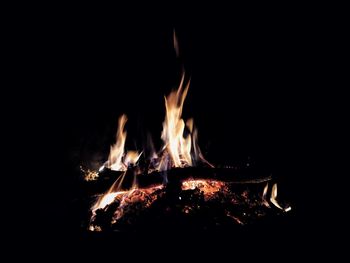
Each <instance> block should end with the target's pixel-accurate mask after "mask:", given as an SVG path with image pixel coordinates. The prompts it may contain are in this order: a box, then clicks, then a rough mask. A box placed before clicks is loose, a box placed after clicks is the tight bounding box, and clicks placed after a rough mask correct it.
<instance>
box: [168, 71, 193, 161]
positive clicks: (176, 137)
mask: <svg viewBox="0 0 350 263" xmlns="http://www.w3.org/2000/svg"><path fill="white" fill-rule="evenodd" d="M184 78H185V75H184V74H183V75H182V78H181V83H180V86H179V88H178V90H177V91H173V92H171V93H170V94H169V95H168V96H167V97H165V110H166V114H165V121H164V122H163V132H162V136H161V138H162V140H163V142H164V145H165V146H164V147H165V148H166V150H167V152H168V154H169V155H170V157H171V160H172V167H184V166H186V165H192V160H191V158H189V157H190V155H191V153H190V151H189V150H190V149H191V147H188V145H191V144H190V140H191V139H190V138H188V137H189V136H190V135H188V136H187V137H186V139H185V138H184V137H183V133H184V129H185V122H184V120H183V119H182V118H181V114H182V107H183V103H184V100H185V98H186V95H187V91H188V88H189V82H188V83H187V85H186V86H185V87H184Z"/></svg>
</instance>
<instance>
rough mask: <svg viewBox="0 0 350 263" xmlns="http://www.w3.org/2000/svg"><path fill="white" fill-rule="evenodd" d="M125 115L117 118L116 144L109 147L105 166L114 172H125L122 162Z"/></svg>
mask: <svg viewBox="0 0 350 263" xmlns="http://www.w3.org/2000/svg"><path fill="white" fill-rule="evenodd" d="M127 120H128V119H127V117H126V115H125V114H123V115H122V116H120V117H119V120H118V130H117V135H116V143H115V144H114V145H112V146H111V150H110V153H109V157H108V161H107V166H108V167H109V168H110V169H111V170H114V171H125V170H126V167H125V165H124V163H123V162H122V158H123V155H124V146H125V140H126V131H124V127H125V123H126V121H127Z"/></svg>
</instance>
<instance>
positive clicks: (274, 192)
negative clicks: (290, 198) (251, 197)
mask: <svg viewBox="0 0 350 263" xmlns="http://www.w3.org/2000/svg"><path fill="white" fill-rule="evenodd" d="M276 198H277V184H274V185H273V186H272V190H271V197H270V201H271V203H273V204H274V205H275V206H276V207H277V208H279V209H281V210H283V211H285V212H288V211H290V210H292V207H290V206H288V207H286V208H283V207H281V206H280V205H279V204H278V202H277V200H276Z"/></svg>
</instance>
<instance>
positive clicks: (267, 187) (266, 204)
mask: <svg viewBox="0 0 350 263" xmlns="http://www.w3.org/2000/svg"><path fill="white" fill-rule="evenodd" d="M268 189H269V183H267V184H266V185H265V187H264V191H263V194H262V201H263V204H264V205H265V206H266V207H270V205H269V203H268V202H267V200H266V195H267V190H268Z"/></svg>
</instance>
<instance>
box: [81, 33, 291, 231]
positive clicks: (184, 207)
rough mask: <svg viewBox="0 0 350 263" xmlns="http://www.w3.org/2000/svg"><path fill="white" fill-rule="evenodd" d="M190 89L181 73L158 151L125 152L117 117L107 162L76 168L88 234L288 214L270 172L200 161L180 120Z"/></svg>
mask: <svg viewBox="0 0 350 263" xmlns="http://www.w3.org/2000/svg"><path fill="white" fill-rule="evenodd" d="M174 43H177V41H176V39H175V38H174ZM175 47H176V51H177V54H178V49H177V45H175ZM189 85H190V81H189V80H187V79H186V77H185V73H184V72H183V74H182V78H181V81H180V85H179V87H178V89H177V90H175V91H173V92H171V93H170V94H169V95H168V96H167V97H165V109H166V114H165V120H164V122H163V131H162V133H161V139H162V141H163V146H162V148H161V149H160V150H159V151H157V152H156V151H155V150H154V146H153V144H152V143H150V144H149V145H148V149H142V151H139V150H129V151H126V149H125V148H126V147H125V142H126V138H127V133H126V131H125V124H126V122H127V117H126V115H122V116H121V117H120V118H119V122H118V124H119V125H118V129H117V134H116V142H115V144H114V145H112V146H111V148H110V153H109V157H108V160H107V161H106V162H105V163H104V164H103V165H102V166H101V167H100V168H99V170H98V171H91V170H85V169H83V168H82V170H83V172H84V174H85V180H86V188H87V192H88V193H89V195H90V196H91V200H92V206H91V214H90V219H89V220H88V221H89V223H88V224H87V228H88V229H89V230H90V231H121V232H123V231H142V230H146V229H148V230H149V229H155V228H157V229H161V228H162V227H176V228H179V227H180V228H185V229H192V230H195V229H196V230H206V229H217V228H226V227H229V226H232V225H235V226H243V225H249V224H253V223H255V222H257V221H259V220H263V218H268V217H271V216H278V215H284V214H286V213H287V212H289V211H290V210H291V207H290V206H289V205H288V204H284V203H279V202H278V201H277V182H275V181H274V180H273V178H272V177H271V176H270V175H269V174H265V173H262V172H259V173H257V172H254V171H253V172H252V170H251V169H247V168H246V167H245V168H242V167H223V168H218V167H215V166H214V165H213V164H211V163H210V162H209V161H207V160H206V159H205V158H204V156H203V154H202V152H201V150H200V147H199V146H198V143H197V138H198V133H197V129H196V128H195V126H194V122H193V119H188V120H187V121H186V122H185V121H184V120H183V119H182V117H181V115H182V108H183V104H184V101H185V98H186V95H187V92H188V89H189ZM146 153H147V154H146Z"/></svg>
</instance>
